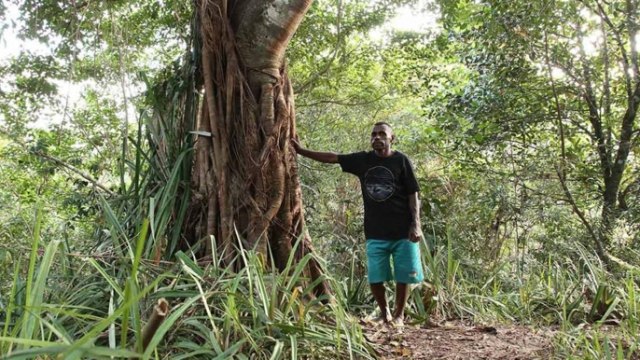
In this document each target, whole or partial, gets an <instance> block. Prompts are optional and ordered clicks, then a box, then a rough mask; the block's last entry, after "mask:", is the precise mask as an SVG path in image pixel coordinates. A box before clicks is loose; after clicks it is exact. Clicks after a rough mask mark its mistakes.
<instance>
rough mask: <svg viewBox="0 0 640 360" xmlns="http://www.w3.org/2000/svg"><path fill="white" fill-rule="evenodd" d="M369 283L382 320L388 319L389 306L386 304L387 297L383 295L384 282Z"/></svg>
mask: <svg viewBox="0 0 640 360" xmlns="http://www.w3.org/2000/svg"><path fill="white" fill-rule="evenodd" d="M370 285H371V293H372V294H373V298H374V299H376V302H377V303H378V307H379V308H380V318H381V319H382V320H383V321H384V322H387V321H388V320H389V319H387V314H389V307H388V306H387V299H386V297H385V289H384V283H378V284H370Z"/></svg>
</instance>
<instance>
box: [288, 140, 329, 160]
mask: <svg viewBox="0 0 640 360" xmlns="http://www.w3.org/2000/svg"><path fill="white" fill-rule="evenodd" d="M291 143H292V144H293V148H294V149H295V150H296V152H297V153H298V154H300V155H302V156H304V157H308V158H309V159H313V160H315V161H319V162H322V163H326V164H337V163H338V154H336V153H334V152H322V151H313V150H309V149H305V148H303V147H302V146H300V143H299V142H298V140H297V139H291Z"/></svg>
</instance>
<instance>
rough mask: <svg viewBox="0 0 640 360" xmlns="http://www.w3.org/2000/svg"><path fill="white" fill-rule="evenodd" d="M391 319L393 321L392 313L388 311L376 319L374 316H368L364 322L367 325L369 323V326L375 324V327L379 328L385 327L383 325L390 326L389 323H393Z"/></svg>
mask: <svg viewBox="0 0 640 360" xmlns="http://www.w3.org/2000/svg"><path fill="white" fill-rule="evenodd" d="M391 319H392V317H391V313H390V312H389V310H388V309H387V311H386V312H385V313H382V312H380V313H379V314H378V315H377V316H375V317H373V316H372V315H369V316H367V317H366V318H365V320H364V322H365V323H369V324H373V325H375V326H379V325H383V324H388V323H389V322H391Z"/></svg>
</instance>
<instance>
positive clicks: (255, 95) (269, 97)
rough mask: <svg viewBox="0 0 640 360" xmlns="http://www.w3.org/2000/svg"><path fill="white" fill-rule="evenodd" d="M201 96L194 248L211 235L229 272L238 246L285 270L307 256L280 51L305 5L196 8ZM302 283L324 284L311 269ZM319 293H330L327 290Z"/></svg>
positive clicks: (218, 2)
mask: <svg viewBox="0 0 640 360" xmlns="http://www.w3.org/2000/svg"><path fill="white" fill-rule="evenodd" d="M196 5H197V12H198V17H199V22H200V32H201V33H200V35H201V37H202V51H201V54H202V59H201V60H202V61H201V66H202V71H201V75H202V76H203V78H204V79H203V80H204V81H203V83H204V96H203V98H204V99H203V101H202V106H201V110H200V116H199V118H198V130H199V134H206V133H210V134H211V136H210V137H209V136H202V135H201V136H199V137H198V139H197V141H196V146H195V164H194V172H193V178H192V179H193V180H192V185H193V189H194V193H195V196H194V199H195V200H194V204H192V206H193V208H194V209H195V208H197V209H198V211H197V213H198V214H199V215H198V217H197V219H195V221H194V220H193V219H192V221H190V223H192V224H195V227H194V229H193V230H194V231H193V239H194V240H197V239H202V238H204V237H207V236H210V235H213V236H214V237H215V239H216V242H217V247H218V249H220V251H221V253H222V256H223V257H224V261H225V263H226V265H227V266H236V267H238V266H242V264H240V263H239V262H240V261H239V260H238V258H237V256H236V255H237V249H238V246H237V245H238V244H239V243H238V241H243V244H242V245H243V246H244V247H246V248H253V249H256V250H257V251H258V252H260V253H261V254H262V255H263V257H264V259H265V260H267V261H268V259H273V263H272V265H273V266H276V267H277V268H278V269H280V270H282V269H284V268H285V266H286V263H287V260H288V259H289V257H290V256H292V254H291V253H292V249H293V248H294V244H295V243H296V242H297V241H298V240H300V243H299V245H298V247H297V248H296V253H295V254H294V256H295V257H296V259H300V258H301V257H302V256H304V255H305V254H307V253H309V252H311V250H312V249H311V243H310V238H309V236H308V233H307V232H306V230H305V226H304V217H303V212H302V199H301V189H300V184H299V181H298V175H297V163H296V154H295V151H294V150H293V148H292V145H291V143H290V139H291V137H292V136H293V135H294V134H295V131H296V130H295V112H294V102H293V91H292V87H291V83H290V81H289V78H288V76H287V71H286V64H285V61H284V51H285V49H286V47H287V45H288V43H289V40H290V39H291V36H292V35H293V33H294V32H295V30H296V29H297V27H298V25H299V24H300V21H301V20H302V17H303V16H304V14H305V13H306V11H307V10H308V8H309V6H310V5H311V0H289V1H255V0H253V1H251V0H238V1H225V0H198V1H196ZM307 274H308V276H309V277H310V278H311V279H312V280H315V279H318V278H319V277H320V276H321V275H322V271H321V269H320V266H319V264H318V263H317V262H316V261H314V260H312V261H311V262H309V265H308V269H307ZM315 290H316V293H317V294H326V293H327V292H328V288H327V286H326V284H325V283H324V282H320V285H319V286H317V287H316V289H315Z"/></svg>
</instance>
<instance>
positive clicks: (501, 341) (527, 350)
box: [363, 321, 553, 360]
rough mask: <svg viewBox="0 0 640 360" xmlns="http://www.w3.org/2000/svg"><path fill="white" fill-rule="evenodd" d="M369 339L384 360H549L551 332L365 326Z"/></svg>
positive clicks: (455, 324)
mask: <svg viewBox="0 0 640 360" xmlns="http://www.w3.org/2000/svg"><path fill="white" fill-rule="evenodd" d="M363 328H364V331H365V337H366V338H367V340H369V342H370V343H371V345H372V346H373V348H374V349H375V350H376V351H377V353H378V355H379V356H380V358H382V359H464V360H471V359H492V360H493V359H510V360H512V359H520V360H524V359H549V358H552V357H553V351H552V337H553V334H552V333H551V332H550V331H542V330H534V329H532V328H529V327H525V326H517V325H506V326H505V325H500V326H495V327H494V326H478V325H470V324H466V323H463V322H461V321H450V322H444V323H442V324H439V325H431V326H412V325H406V326H405V327H404V329H402V330H399V329H396V328H393V327H391V326H389V325H382V326H381V325H378V326H374V325H373V324H364V327H363Z"/></svg>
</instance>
